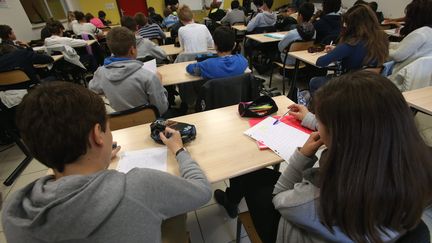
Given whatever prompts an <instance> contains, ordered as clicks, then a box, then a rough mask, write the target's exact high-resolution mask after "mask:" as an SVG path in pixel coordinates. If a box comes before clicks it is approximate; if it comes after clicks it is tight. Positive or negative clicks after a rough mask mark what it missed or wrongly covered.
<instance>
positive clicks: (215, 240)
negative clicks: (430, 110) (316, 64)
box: [0, 74, 432, 243]
mask: <svg viewBox="0 0 432 243" xmlns="http://www.w3.org/2000/svg"><path fill="white" fill-rule="evenodd" d="M258 76H260V75H258ZM263 78H266V79H267V80H268V77H263ZM267 82H268V81H267ZM273 87H277V88H279V90H281V87H282V83H281V76H280V75H279V74H275V76H274V81H273ZM416 120H417V122H418V127H419V130H420V132H421V133H422V135H423V136H424V137H425V138H427V142H428V143H429V145H432V117H430V116H425V115H423V114H419V115H418V116H417V117H416ZM0 150H1V148H0ZM23 158H24V156H23V155H22V153H21V151H19V149H18V148H17V147H16V146H14V147H13V148H10V149H8V150H5V151H3V152H0V168H1V169H0V180H1V181H2V182H3V181H4V180H5V179H6V178H7V176H8V175H9V174H10V173H11V172H12V171H13V169H14V168H15V167H16V166H17V165H18V164H19V163H20V162H21V160H22V159H23ZM285 166H286V164H285V163H283V164H282V166H281V170H283V169H284V168H285ZM46 172H47V168H46V167H45V166H44V165H42V164H40V163H39V162H37V161H35V160H33V161H32V162H31V164H30V165H29V166H28V167H27V168H26V169H25V170H24V172H23V173H22V174H21V176H20V177H19V178H18V179H17V180H16V181H15V183H14V184H13V185H12V186H10V187H6V186H4V185H3V184H1V186H0V190H1V192H2V194H3V199H4V200H5V199H7V198H8V197H9V196H10V195H11V193H13V192H15V191H16V190H18V189H20V188H22V187H23V186H25V185H27V184H28V183H30V182H32V181H34V180H35V179H37V178H39V177H41V176H44V175H45V174H46ZM228 184H229V182H228V180H227V181H222V182H219V183H215V184H213V185H212V186H213V189H225V188H226V186H227V185H228ZM240 211H241V212H244V211H247V206H246V203H245V202H244V201H242V203H241V204H240ZM431 211H432V210H431ZM423 220H424V221H425V222H426V223H427V224H428V226H432V213H430V212H428V213H426V214H425V215H424V217H423ZM187 226H188V230H189V232H190V233H191V241H192V243H203V242H207V243H230V242H235V234H236V219H231V218H229V217H228V215H227V214H226V213H225V211H224V209H223V208H222V207H220V206H219V205H217V204H216V202H215V201H214V199H212V200H211V201H210V202H208V203H207V204H206V205H204V206H203V207H201V208H200V209H198V210H196V211H194V212H190V213H189V214H188V220H187ZM430 228H431V227H430ZM431 232H432V230H431ZM241 236H242V238H241V242H242V243H247V242H250V240H249V238H248V237H247V235H246V233H245V231H244V229H242V233H241ZM0 243H6V239H5V237H4V234H3V227H2V226H1V223H0Z"/></svg>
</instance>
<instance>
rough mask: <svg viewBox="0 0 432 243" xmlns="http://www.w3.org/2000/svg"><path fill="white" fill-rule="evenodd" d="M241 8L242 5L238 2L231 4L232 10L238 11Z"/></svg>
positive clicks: (235, 0)
mask: <svg viewBox="0 0 432 243" xmlns="http://www.w3.org/2000/svg"><path fill="white" fill-rule="evenodd" d="M239 7H240V3H239V1H237V0H234V1H232V2H231V9H237V8H239Z"/></svg>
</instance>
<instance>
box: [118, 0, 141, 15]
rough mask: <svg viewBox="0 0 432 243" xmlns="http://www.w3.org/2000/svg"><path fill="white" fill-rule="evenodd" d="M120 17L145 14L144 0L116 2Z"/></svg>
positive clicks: (121, 0) (119, 0) (120, 0)
mask: <svg viewBox="0 0 432 243" xmlns="http://www.w3.org/2000/svg"><path fill="white" fill-rule="evenodd" d="M117 6H118V8H119V11H120V16H134V15H135V14H136V13H138V12H142V13H144V14H145V15H146V16H148V14H147V1H146V0H117Z"/></svg>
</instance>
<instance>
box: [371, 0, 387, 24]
mask: <svg viewBox="0 0 432 243" xmlns="http://www.w3.org/2000/svg"><path fill="white" fill-rule="evenodd" d="M369 6H370V7H371V8H372V10H373V11H374V12H375V14H376V16H377V19H378V23H382V22H383V21H384V15H383V13H382V12H378V3H377V2H370V3H369Z"/></svg>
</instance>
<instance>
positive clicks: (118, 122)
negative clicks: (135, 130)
mask: <svg viewBox="0 0 432 243" xmlns="http://www.w3.org/2000/svg"><path fill="white" fill-rule="evenodd" d="M158 117H159V111H158V109H157V108H156V107H155V106H154V105H142V106H138V107H135V108H132V109H129V110H125V111H117V112H114V113H111V114H109V115H108V119H109V122H110V128H111V130H112V131H114V130H118V129H123V128H127V127H133V126H137V125H141V124H145V123H149V122H153V121H155V120H156V119H157V118H158Z"/></svg>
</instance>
